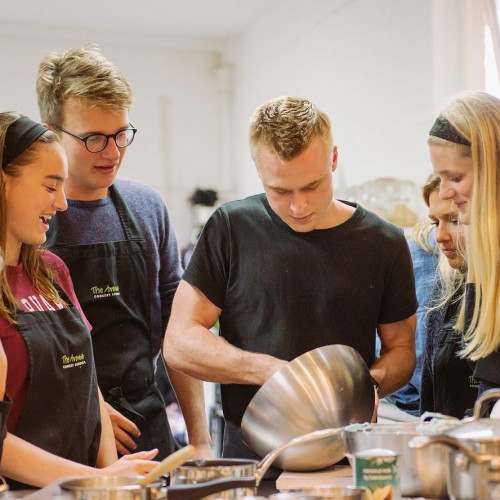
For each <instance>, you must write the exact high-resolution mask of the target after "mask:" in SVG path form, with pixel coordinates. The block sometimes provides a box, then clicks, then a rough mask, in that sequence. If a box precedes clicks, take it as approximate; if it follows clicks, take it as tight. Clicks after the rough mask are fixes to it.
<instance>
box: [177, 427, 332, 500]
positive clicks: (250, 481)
mask: <svg viewBox="0 0 500 500" xmlns="http://www.w3.org/2000/svg"><path fill="white" fill-rule="evenodd" d="M332 437H337V439H338V440H340V441H342V428H330V429H321V430H318V431H313V432H310V433H307V434H303V435H302V436H297V437H296V438H293V439H291V440H290V441H289V442H288V443H285V444H284V445H281V446H279V447H278V448H275V449H274V450H271V451H270V452H269V453H268V454H267V455H266V456H265V457H264V458H263V459H262V460H261V461H260V462H258V461H257V460H244V459H228V458H222V459H216V460H189V461H187V462H186V463H185V464H184V465H182V466H180V467H178V468H177V469H176V470H175V471H174V474H173V478H172V483H173V485H174V486H175V485H189V484H192V485H197V484H198V485H203V484H205V485H207V484H214V483H215V481H211V480H214V479H215V478H219V479H216V481H217V485H223V484H225V485H226V488H225V491H224V493H222V494H218V495H214V496H209V495H208V493H207V496H206V497H205V496H204V497H203V498H204V499H208V498H229V499H232V498H241V497H242V496H246V495H254V494H255V493H256V488H257V486H259V484H260V482H261V481H262V479H263V477H264V475H265V474H266V472H267V470H268V469H269V467H270V466H271V465H272V464H273V462H274V461H275V460H276V459H277V458H278V457H279V456H280V455H281V454H282V453H283V452H284V451H285V450H287V449H289V448H295V447H299V448H300V447H301V446H302V445H304V444H305V443H309V442H319V443H322V444H324V443H325V442H330V441H331V439H332ZM218 491H223V490H222V489H221V490H218ZM218 491H217V490H216V491H215V492H216V493H217V492H218Z"/></svg>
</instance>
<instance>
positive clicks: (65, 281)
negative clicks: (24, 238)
mask: <svg viewBox="0 0 500 500" xmlns="http://www.w3.org/2000/svg"><path fill="white" fill-rule="evenodd" d="M42 258H43V259H44V260H45V261H46V262H48V263H50V264H51V265H52V266H53V268H54V269H55V272H56V277H55V281H56V282H57V284H58V285H59V286H60V287H61V288H62V289H63V290H64V291H65V293H66V294H67V296H68V297H69V299H70V301H71V302H72V303H73V304H74V306H75V307H76V308H77V309H78V310H79V311H80V314H81V315H82V318H83V321H84V322H85V324H86V325H87V327H88V328H89V330H90V329H91V326H90V323H89V322H88V321H87V318H86V317H85V315H84V314H83V311H82V309H81V307H80V303H79V302H78V299H77V298H76V295H75V291H74V289H73V283H72V281H71V278H70V276H69V271H68V268H67V267H66V265H65V264H64V262H63V261H62V260H61V259H60V258H59V257H57V256H56V255H54V254H53V253H51V252H48V251H47V252H44V253H43V254H42ZM6 269H7V279H8V281H9V285H10V286H11V288H12V291H13V293H14V296H15V297H16V298H17V299H18V300H19V302H20V303H21V307H22V308H23V310H24V311H25V312H36V311H57V310H58V309H62V308H64V307H66V306H65V305H64V304H56V303H54V302H52V301H50V300H47V299H45V298H44V297H42V296H41V295H40V293H39V292H37V291H36V290H35V288H34V287H33V284H32V283H31V281H30V280H29V279H28V277H27V276H26V274H25V272H24V269H23V267H22V265H19V266H7V267H6ZM0 337H1V339H2V344H3V347H4V349H5V353H6V355H7V360H8V369H7V384H6V389H5V391H6V393H7V394H8V395H9V396H10V398H11V399H12V408H11V411H10V414H9V417H8V420H7V430H8V431H9V432H11V433H14V432H15V429H16V427H17V423H18V421H19V418H20V416H21V413H22V410H23V407H24V402H25V400H26V394H27V392H28V382H29V369H30V363H29V356H28V348H27V346H26V343H25V341H24V338H23V337H22V335H21V334H20V332H19V330H18V329H17V328H16V326H15V325H11V324H10V323H9V322H8V321H7V320H6V319H5V318H2V317H0Z"/></svg>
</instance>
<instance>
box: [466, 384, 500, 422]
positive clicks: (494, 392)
mask: <svg viewBox="0 0 500 500" xmlns="http://www.w3.org/2000/svg"><path fill="white" fill-rule="evenodd" d="M494 399H500V389H488V390H487V391H484V392H483V393H482V394H481V395H480V396H479V397H478V398H477V399H476V402H475V403H474V411H473V414H472V420H477V419H478V418H480V417H481V410H482V409H483V406H484V404H485V403H487V402H488V401H492V400H494Z"/></svg>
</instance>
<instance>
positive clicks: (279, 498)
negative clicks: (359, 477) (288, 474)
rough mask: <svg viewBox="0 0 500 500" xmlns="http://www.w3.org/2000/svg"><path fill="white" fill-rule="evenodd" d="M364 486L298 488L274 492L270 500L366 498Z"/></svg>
mask: <svg viewBox="0 0 500 500" xmlns="http://www.w3.org/2000/svg"><path fill="white" fill-rule="evenodd" d="M368 498H369V497H368V494H367V492H366V489H364V488H356V487H354V486H314V487H310V488H303V489H300V490H290V491H287V492H284V493H275V494H274V495H271V496H270V497H269V499H270V500H365V499H366V500H368Z"/></svg>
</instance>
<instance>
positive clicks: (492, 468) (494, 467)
mask: <svg viewBox="0 0 500 500" xmlns="http://www.w3.org/2000/svg"><path fill="white" fill-rule="evenodd" d="M498 398H500V389H490V390H489V391H486V392H484V393H483V394H482V395H481V396H480V397H479V398H478V400H477V401H476V403H475V405H474V415H473V417H472V418H471V419H464V420H463V421H462V423H461V424H460V425H458V426H456V427H453V428H452V429H449V430H447V431H445V432H443V433H442V434H438V435H436V436H430V437H424V436H420V437H416V438H413V439H412V440H411V441H410V442H409V446H410V447H413V448H416V449H419V448H424V447H427V446H430V445H440V446H442V445H446V446H448V447H449V448H450V449H449V451H448V460H447V461H446V462H445V464H446V466H447V488H448V495H449V496H450V497H451V498H452V499H454V500H499V499H500V420H499V419H493V418H479V416H480V415H481V414H482V411H483V406H484V405H485V404H486V403H488V402H490V401H492V400H494V399H498Z"/></svg>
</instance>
